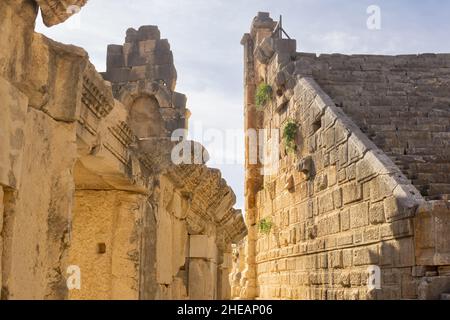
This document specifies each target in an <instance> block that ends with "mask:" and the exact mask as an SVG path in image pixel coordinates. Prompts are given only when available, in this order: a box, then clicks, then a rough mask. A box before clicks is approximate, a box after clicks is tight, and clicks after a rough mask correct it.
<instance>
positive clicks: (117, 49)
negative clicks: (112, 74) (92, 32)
mask: <svg viewBox="0 0 450 320" xmlns="http://www.w3.org/2000/svg"><path fill="white" fill-rule="evenodd" d="M107 51H108V53H107V58H106V68H107V70H109V69H112V68H121V67H124V66H125V58H124V56H123V46H119V45H108V50H107Z"/></svg>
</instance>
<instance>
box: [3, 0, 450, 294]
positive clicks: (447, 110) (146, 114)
mask: <svg viewBox="0 0 450 320" xmlns="http://www.w3.org/2000/svg"><path fill="white" fill-rule="evenodd" d="M86 2H87V0H2V1H1V2H0V27H1V30H2V32H1V33H0V43H1V44H3V45H2V46H0V284H1V286H0V294H1V298H2V299H133V300H135V299H143V300H152V299H323V300H324V299H440V298H445V297H448V295H446V293H448V292H450V237H449V234H450V202H449V200H450V148H449V144H450V107H449V106H450V55H448V54H447V55H446V54H424V55H410V56H390V57H388V56H370V55H354V56H345V55H338V54H333V55H320V56H317V55H316V54H309V53H299V52H297V48H296V41H295V40H293V39H290V38H289V37H288V36H287V34H286V31H285V30H284V29H283V27H282V25H281V23H280V22H279V23H277V22H275V21H274V20H273V19H272V18H270V16H269V14H267V13H259V14H258V16H257V17H256V18H255V19H254V20H253V23H252V27H251V31H250V33H248V34H245V35H244V37H243V39H242V44H243V46H244V49H245V61H244V65H245V127H246V128H245V129H246V130H249V131H250V130H255V131H258V130H265V131H264V132H265V134H264V135H255V136H253V135H251V134H247V135H246V137H247V141H246V177H245V178H246V190H245V200H246V209H245V211H246V213H245V218H244V217H243V215H242V213H241V212H240V210H236V209H235V208H234V205H235V202H236V195H235V194H234V193H233V190H231V188H230V187H229V186H228V185H227V182H226V181H225V180H224V179H223V178H222V176H221V173H220V171H219V170H216V169H211V168H208V166H207V165H206V162H207V160H208V154H207V151H206V150H204V148H203V147H202V146H201V145H200V144H199V143H196V142H193V141H188V140H187V138H186V133H185V131H186V130H185V129H187V126H188V121H189V116H190V112H189V110H188V109H187V97H186V96H185V95H184V94H182V93H178V92H176V91H175V89H176V80H177V72H176V69H175V66H174V62H173V55H172V52H171V49H170V45H169V42H168V41H167V40H166V39H162V38H161V34H160V31H159V29H158V28H157V27H156V26H143V27H141V28H139V29H138V30H136V29H129V30H127V31H126V38H125V41H124V44H123V45H110V46H108V48H107V70H106V72H104V73H102V74H100V73H99V72H97V71H96V69H95V67H94V66H93V65H92V63H91V62H90V60H89V57H88V54H87V53H86V52H85V51H84V50H83V49H81V48H78V47H75V46H71V45H65V44H61V43H57V42H55V41H53V40H51V39H48V38H47V37H45V36H43V35H41V34H38V33H36V32H35V31H34V29H35V21H36V17H37V14H38V9H39V8H40V12H41V14H42V17H43V21H44V23H45V24H46V25H47V26H52V25H55V24H59V23H62V22H64V21H65V20H66V19H67V18H69V17H70V16H71V15H72V14H74V13H76V12H77V10H76V8H78V9H79V8H81V7H82V6H83V5H84V4H85V3H86ZM5 44H7V45H5ZM180 129H181V130H180ZM249 131H247V133H248V132H249ZM177 132H178V135H176V137H177V138H176V139H174V138H173V137H174V133H177ZM255 137H264V139H262V141H261V140H259V141H258V138H256V139H255ZM255 140H256V141H255ZM258 142H259V143H260V144H261V143H262V144H263V149H264V150H265V154H264V155H265V156H266V157H267V159H264V160H268V159H269V158H270V160H271V161H273V160H275V161H274V162H273V163H276V166H275V167H272V168H268V167H267V163H266V162H265V161H264V163H262V162H261V161H256V162H255V161H254V158H255V157H254V156H255V155H254V154H253V151H254V150H258V149H259V147H258V146H257V147H256V148H253V146H254V144H255V143H256V144H258ZM175 151H176V152H175ZM178 151H180V152H181V154H182V156H181V158H182V159H183V161H180V162H178V161H174V155H175V156H177V155H178V156H180V154H179V153H178ZM192 151H197V152H192ZM274 153H275V157H274V158H273V157H272V156H271V155H273V154H274ZM256 158H257V157H256ZM271 163H272V162H270V161H269V164H271ZM274 168H275V169H274ZM270 169H272V170H270ZM244 219H245V221H244ZM80 279H81V282H80Z"/></svg>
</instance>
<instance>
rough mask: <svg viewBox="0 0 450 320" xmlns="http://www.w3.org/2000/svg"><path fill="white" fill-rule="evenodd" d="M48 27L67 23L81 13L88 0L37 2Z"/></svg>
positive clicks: (45, 0)
mask: <svg viewBox="0 0 450 320" xmlns="http://www.w3.org/2000/svg"><path fill="white" fill-rule="evenodd" d="M36 2H37V4H38V5H39V7H40V9H41V12H42V19H43V20H44V23H45V25H46V26H47V27H51V26H53V25H55V24H59V23H61V22H64V21H66V20H67V19H68V18H70V17H71V16H72V15H74V14H77V13H78V12H80V10H81V7H83V6H84V5H85V4H86V3H87V0H36Z"/></svg>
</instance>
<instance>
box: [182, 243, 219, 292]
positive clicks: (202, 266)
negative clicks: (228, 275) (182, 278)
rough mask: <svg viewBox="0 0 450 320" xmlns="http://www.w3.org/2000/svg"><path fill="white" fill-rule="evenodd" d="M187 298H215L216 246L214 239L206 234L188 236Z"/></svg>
mask: <svg viewBox="0 0 450 320" xmlns="http://www.w3.org/2000/svg"><path fill="white" fill-rule="evenodd" d="M189 257H190V259H189V298H190V299H191V300H214V299H216V298H217V295H216V292H217V247H216V244H215V239H214V238H213V237H208V236H206V235H192V236H190V252H189Z"/></svg>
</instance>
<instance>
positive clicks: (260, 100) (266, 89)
mask: <svg viewBox="0 0 450 320" xmlns="http://www.w3.org/2000/svg"><path fill="white" fill-rule="evenodd" d="M271 98H272V87H271V86H269V85H268V84H266V83H261V84H260V85H259V86H258V88H257V89H256V97H255V103H256V107H257V108H258V109H263V108H264V107H265V105H266V104H267V103H268V102H269V101H270V99H271Z"/></svg>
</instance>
